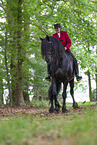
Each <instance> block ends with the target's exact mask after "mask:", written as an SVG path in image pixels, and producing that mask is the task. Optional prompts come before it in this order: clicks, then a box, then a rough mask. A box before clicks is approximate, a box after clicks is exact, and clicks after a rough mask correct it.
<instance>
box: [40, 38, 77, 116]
mask: <svg viewBox="0 0 97 145" xmlns="http://www.w3.org/2000/svg"><path fill="white" fill-rule="evenodd" d="M40 39H41V40H42V44H41V54H42V56H43V58H44V59H45V61H46V62H47V63H48V64H49V65H50V75H51V76H52V80H51V86H50V88H49V91H48V94H49V99H50V103H51V107H50V109H49V112H50V113H52V112H54V104H53V100H55V110H56V111H57V112H58V111H59V110H60V105H59V103H58V101H57V95H58V93H59V91H60V89H61V83H63V93H62V97H63V107H62V112H67V109H66V97H67V94H66V89H67V85H68V83H70V94H71V96H72V99H73V107H74V108H77V107H78V104H77V103H76V102H75V100H74V66H73V58H72V56H71V55H68V54H66V52H65V51H64V47H63V45H62V43H61V42H60V41H59V40H58V39H57V38H55V37H52V36H46V37H45V38H44V39H42V38H40Z"/></svg>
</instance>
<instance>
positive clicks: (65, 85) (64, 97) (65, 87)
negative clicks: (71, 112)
mask: <svg viewBox="0 0 97 145" xmlns="http://www.w3.org/2000/svg"><path fill="white" fill-rule="evenodd" d="M67 85H68V83H64V84H63V93H62V97H63V107H62V112H63V113H65V112H67V109H66V97H67V93H66V89H67Z"/></svg>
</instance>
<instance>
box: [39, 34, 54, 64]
mask: <svg viewBox="0 0 97 145" xmlns="http://www.w3.org/2000/svg"><path fill="white" fill-rule="evenodd" d="M40 39H41V41H42V44H41V54H42V56H43V58H45V60H46V62H47V63H51V61H52V56H53V43H52V41H51V37H50V36H46V37H45V38H44V39H42V38H40Z"/></svg>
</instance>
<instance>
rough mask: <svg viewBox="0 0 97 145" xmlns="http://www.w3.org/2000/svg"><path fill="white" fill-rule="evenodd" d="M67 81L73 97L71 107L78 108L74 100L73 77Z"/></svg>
mask: <svg viewBox="0 0 97 145" xmlns="http://www.w3.org/2000/svg"><path fill="white" fill-rule="evenodd" d="M69 83H70V94H71V96H72V99H73V108H74V109H76V108H78V104H77V102H75V99H74V79H72V80H71V81H70V82H69Z"/></svg>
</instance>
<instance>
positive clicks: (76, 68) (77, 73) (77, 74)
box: [67, 51, 82, 81]
mask: <svg viewBox="0 0 97 145" xmlns="http://www.w3.org/2000/svg"><path fill="white" fill-rule="evenodd" d="M67 54H70V55H71V56H72V57H73V62H74V70H75V76H76V79H77V81H80V80H81V79H82V76H79V71H78V63H77V59H76V58H75V56H74V55H73V54H72V53H71V51H67Z"/></svg>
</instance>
